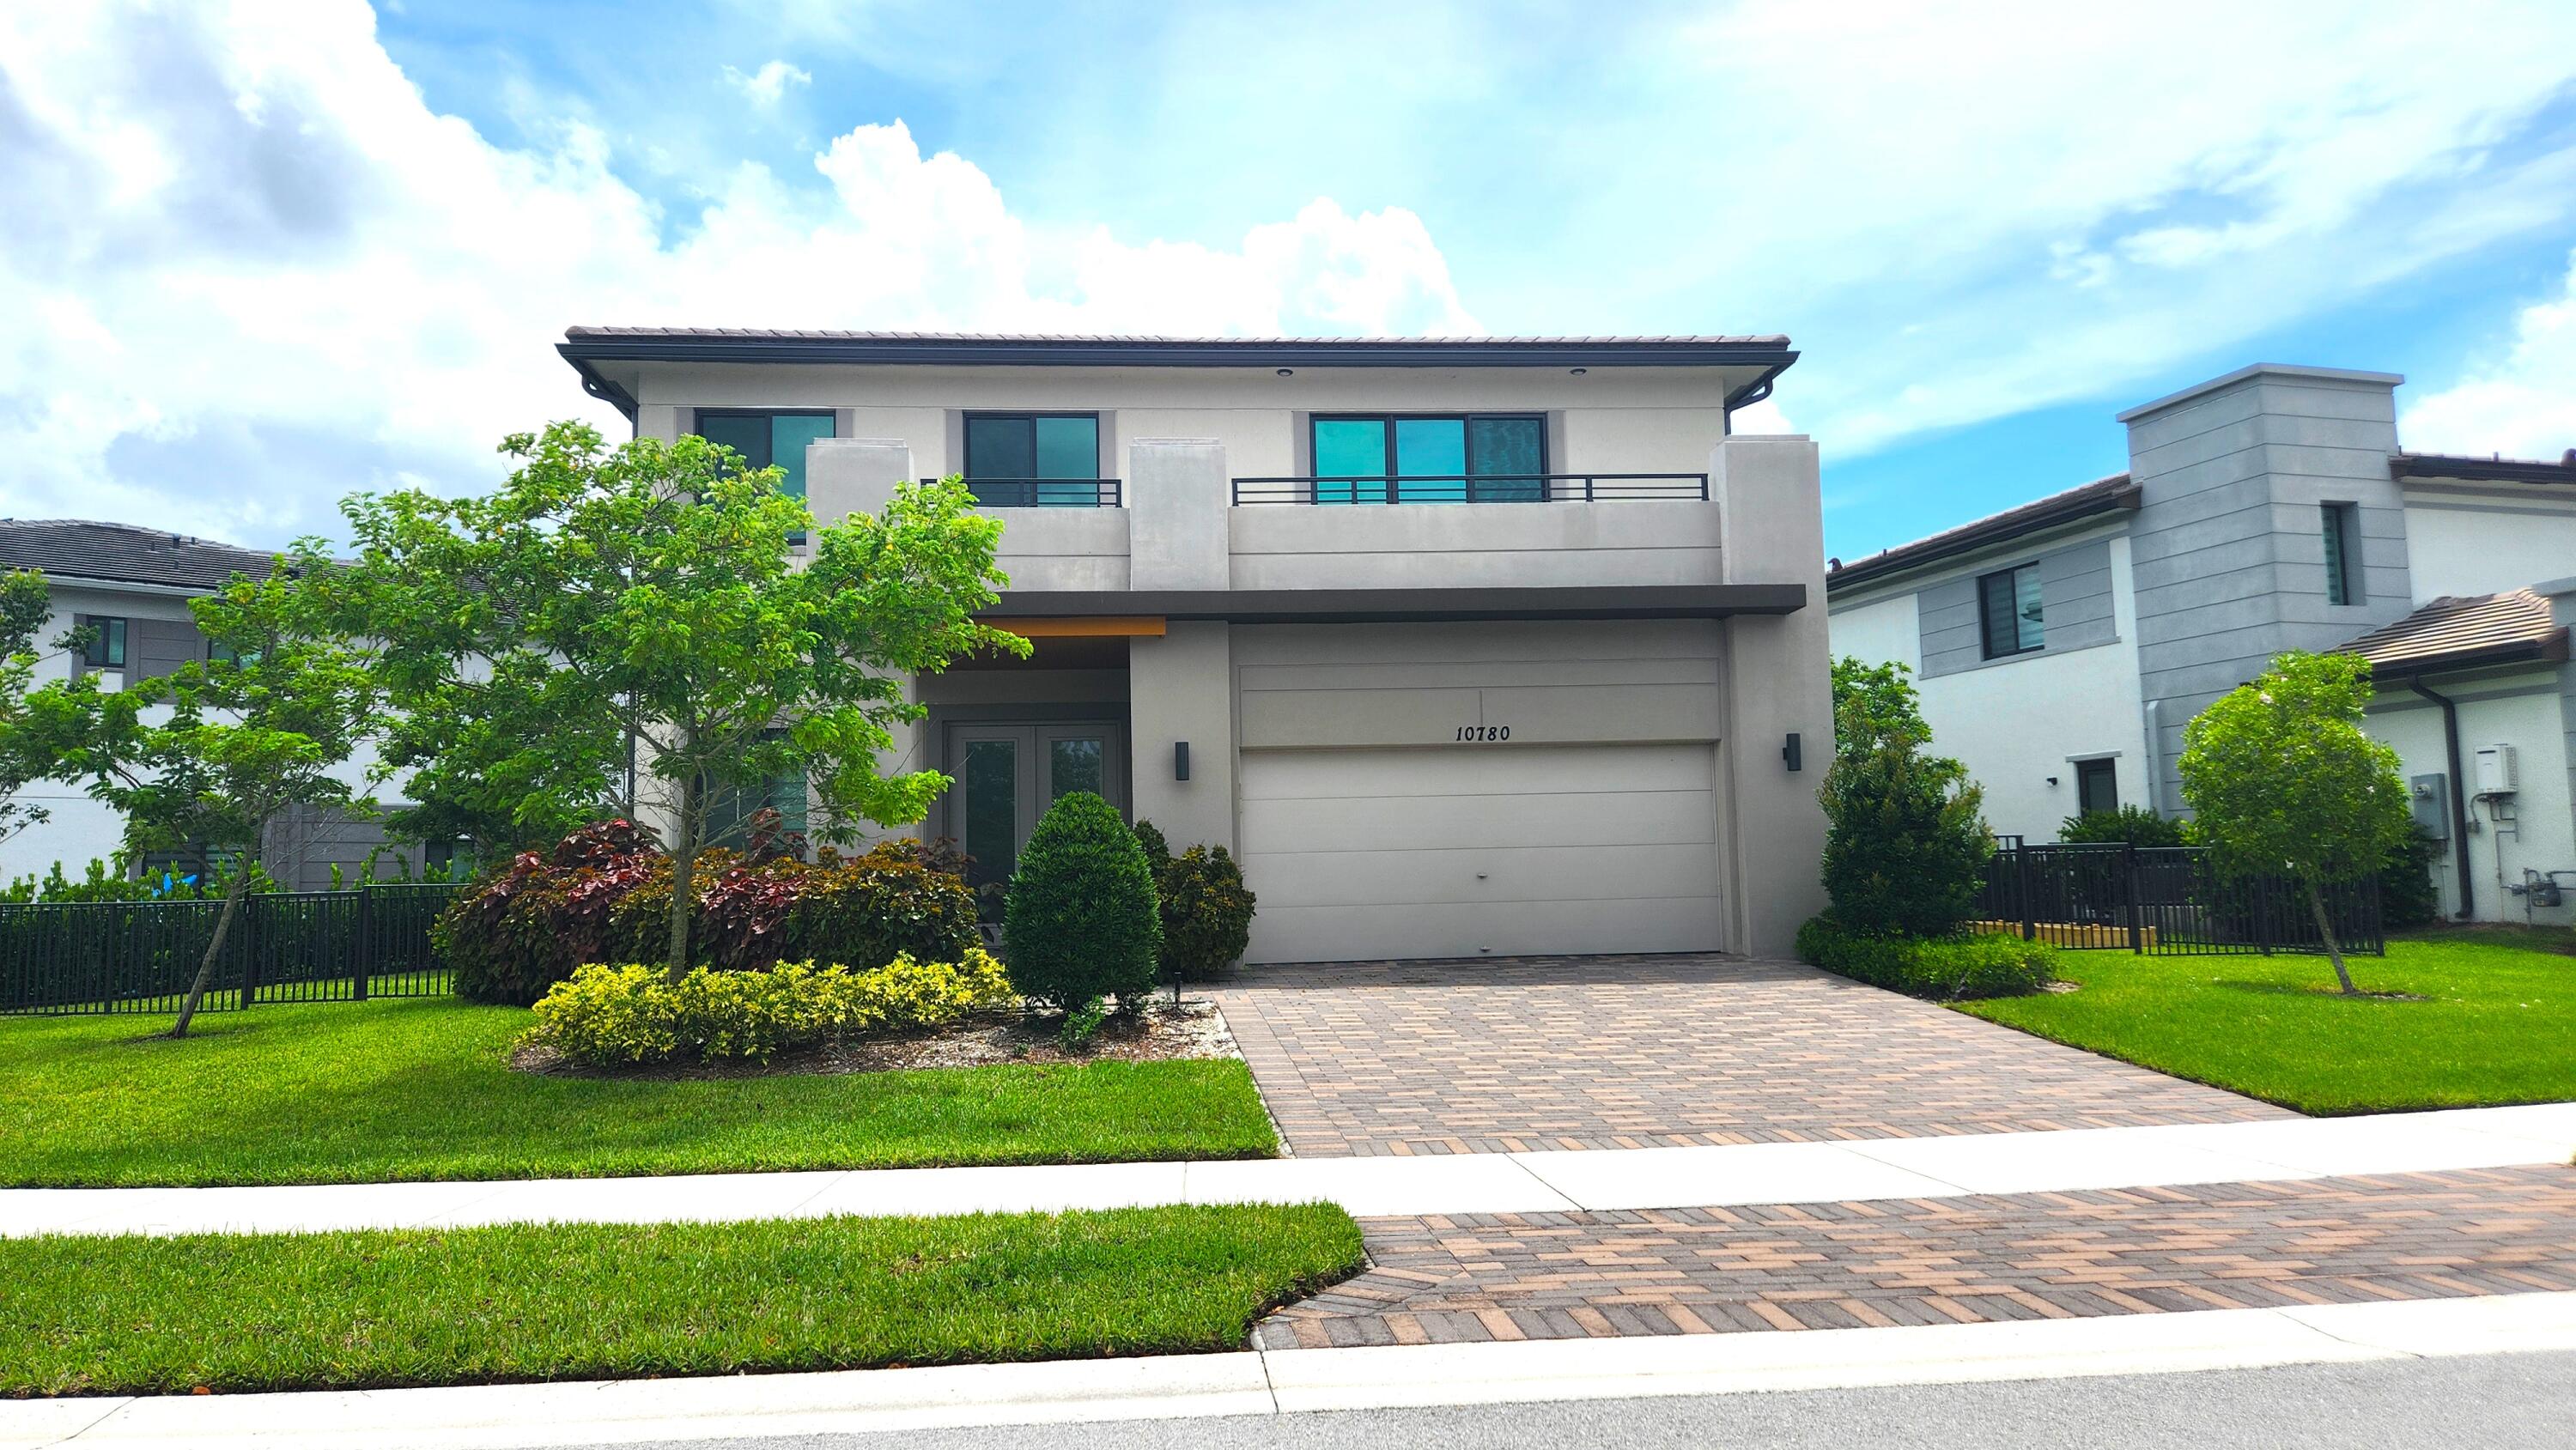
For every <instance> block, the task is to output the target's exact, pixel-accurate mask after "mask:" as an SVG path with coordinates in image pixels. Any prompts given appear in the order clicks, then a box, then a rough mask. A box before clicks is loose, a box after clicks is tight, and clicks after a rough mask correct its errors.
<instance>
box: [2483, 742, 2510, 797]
mask: <svg viewBox="0 0 2576 1450" xmlns="http://www.w3.org/2000/svg"><path fill="white" fill-rule="evenodd" d="M2518 773H2519V772H2518V770H2517V769H2516V765H2515V759H2514V750H2513V747H2512V746H2510V745H2481V746H2479V747H2478V764H2477V782H2478V794H2480V795H2511V794H2513V793H2514V792H2515V791H2516V790H2518V789H2520V786H2519V785H2517V783H2516V776H2517V775H2518Z"/></svg>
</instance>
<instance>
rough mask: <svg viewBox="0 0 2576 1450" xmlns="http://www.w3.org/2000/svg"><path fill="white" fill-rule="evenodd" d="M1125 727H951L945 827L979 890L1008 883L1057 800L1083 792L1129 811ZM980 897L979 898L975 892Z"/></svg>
mask: <svg viewBox="0 0 2576 1450" xmlns="http://www.w3.org/2000/svg"><path fill="white" fill-rule="evenodd" d="M1125 746H1126V728H1125V727H1124V726H1122V725H1119V724H1117V723H1115V722H1113V721H1108V720H1081V721H1066V722H1062V723H1056V722H1049V723H1046V724H1039V725H951V726H949V727H948V773H949V774H950V775H952V776H954V777H956V780H957V784H956V786H955V788H954V789H953V790H952V791H951V792H950V795H949V814H948V821H949V828H950V830H952V831H954V832H955V833H956V836H957V840H958V844H959V845H960V846H961V847H963V848H964V849H965V852H966V854H967V855H969V856H972V857H974V858H975V864H974V866H973V868H972V869H971V870H970V871H969V872H968V873H967V880H968V882H969V883H970V884H972V885H974V886H977V887H982V886H984V885H987V884H989V883H994V882H1002V881H1008V880H1009V879H1010V877H1011V871H1012V868H1013V867H1014V866H1016V865H1017V864H1018V861H1019V856H1020V848H1021V847H1023V846H1025V845H1027V844H1028V841H1029V832H1030V831H1031V830H1032V829H1033V828H1035V827H1036V825H1037V823H1038V817H1039V816H1041V815H1044V814H1045V813H1046V808H1047V807H1048V806H1050V805H1053V804H1054V803H1055V801H1056V798H1057V797H1059V796H1062V795H1065V794H1067V793H1069V792H1072V791H1077V790H1087V791H1090V792H1092V793H1094V794H1096V795H1098V796H1101V797H1102V798H1104V799H1106V800H1107V801H1108V802H1109V803H1110V804H1111V805H1113V806H1116V807H1117V808H1118V810H1119V812H1120V814H1122V815H1123V814H1125V813H1126V810H1127V770H1126V765H1127V759H1126V755H1127V752H1126V749H1125ZM979 894H980V893H979Z"/></svg>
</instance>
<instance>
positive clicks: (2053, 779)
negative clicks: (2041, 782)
mask: <svg viewBox="0 0 2576 1450" xmlns="http://www.w3.org/2000/svg"><path fill="white" fill-rule="evenodd" d="M2048 783H2049V784H2050V785H2055V784H2057V777H2056V776H2053V775H2052V776H2050V777H2049V778H2048Z"/></svg>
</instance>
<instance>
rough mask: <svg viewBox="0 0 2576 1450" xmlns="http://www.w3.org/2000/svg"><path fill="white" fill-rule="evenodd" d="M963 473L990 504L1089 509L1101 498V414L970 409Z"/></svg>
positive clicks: (978, 494) (967, 419)
mask: <svg viewBox="0 0 2576 1450" xmlns="http://www.w3.org/2000/svg"><path fill="white" fill-rule="evenodd" d="M961 471H962V472H963V473H964V474H965V475H966V483H967V486H968V487H969V488H972V489H974V491H975V496H976V497H977V498H978V499H981V500H983V501H984V502H986V503H990V504H997V505H1008V506H1012V507H1021V508H1027V507H1061V508H1089V507H1091V506H1093V505H1095V504H1097V503H1099V502H1100V497H1101V494H1100V488H1099V482H1098V481H1099V479H1100V477H1101V473H1100V415H1099V414H1097V413H969V414H967V415H966V466H965V468H964V469H963V470H961ZM1056 479H1062V480H1064V482H1062V483H1054V482H1052V480H1056ZM1077 482H1078V483H1080V485H1081V486H1080V487H1078V488H1077V487H1075V486H1074V485H1075V484H1076V483H1077Z"/></svg>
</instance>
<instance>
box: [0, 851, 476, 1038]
mask: <svg viewBox="0 0 2576 1450" xmlns="http://www.w3.org/2000/svg"><path fill="white" fill-rule="evenodd" d="M465 889H466V888H465V887H463V886H461V885H454V884H449V883H443V882H442V883H433V884H428V885H420V884H411V885H393V886H365V887H360V888H358V889H357V890H354V891H291V892H274V893H265V894H261V895H257V896H246V897H243V898H242V903H241V907H240V909H239V911H238V912H237V913H236V914H235V916H234V917H233V925H232V930H231V931H230V932H228V933H226V935H225V938H224V949H223V952H222V954H221V955H220V956H218V957H217V958H216V960H215V973H214V979H213V981H212V983H211V984H210V985H209V986H208V988H207V991H206V1000H205V1002H204V1003H203V1005H202V1006H201V1007H200V1009H199V1010H201V1011H225V1010H230V1009H234V1008H240V1007H248V1006H251V1005H253V1004H254V1003H259V1002H363V1001H365V1000H367V999H368V998H370V997H434V996H438V995H441V994H443V993H445V992H446V991H447V989H448V975H447V967H446V965H445V964H444V963H443V962H441V961H439V960H438V956H437V953H436V952H435V951H433V950H432V949H431V947H430V941H429V928H430V924H431V923H432V922H435V921H436V920H437V919H438V914H439V913H440V912H442V911H444V910H446V909H447V905H448V903H449V902H452V901H454V900H455V899H456V897H457V896H458V894H459V893H461V892H463V891H464V890H465ZM223 909H224V908H223V903H222V902H220V901H113V902H56V903H43V904H38V905H29V906H0V1013H27V1012H44V1013H81V1012H176V1011H177V1010H178V1009H179V1004H180V1002H181V1001H182V1000H184V999H185V998H186V997H187V995H188V986H189V984H190V983H191V982H193V981H195V980H196V976H197V966H198V964H199V963H200V962H202V961H203V960H204V959H205V954H206V945H207V943H208V942H210V941H212V940H213V938H214V931H215V919H216V918H217V917H218V916H220V915H221V914H222V912H223Z"/></svg>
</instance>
